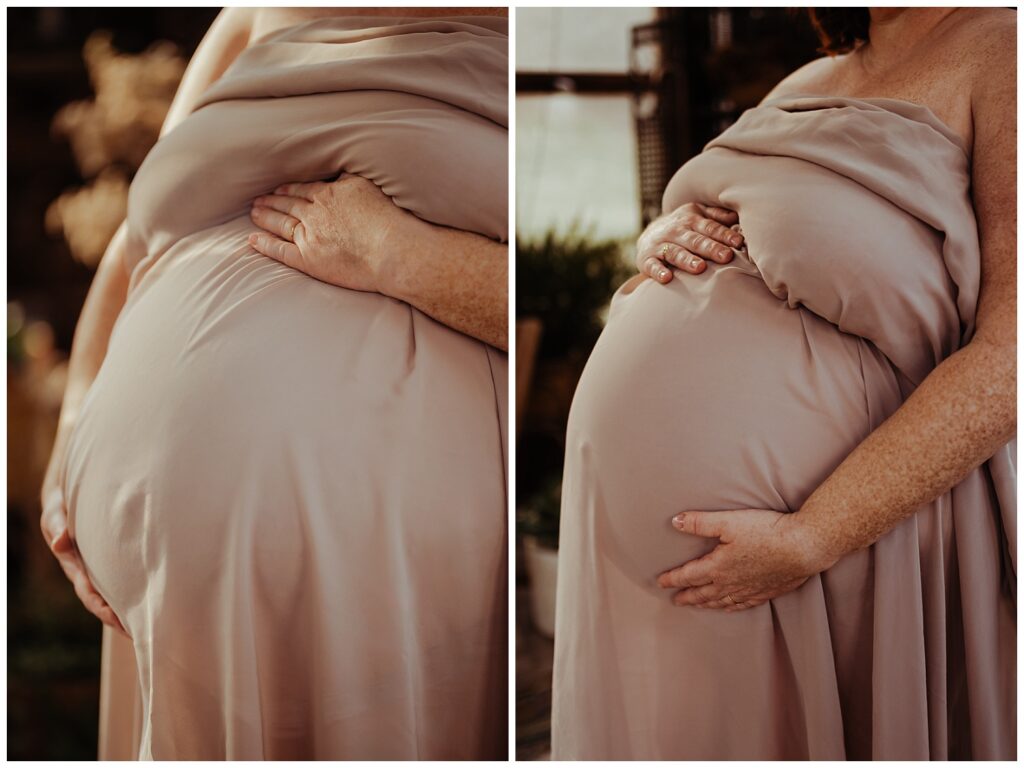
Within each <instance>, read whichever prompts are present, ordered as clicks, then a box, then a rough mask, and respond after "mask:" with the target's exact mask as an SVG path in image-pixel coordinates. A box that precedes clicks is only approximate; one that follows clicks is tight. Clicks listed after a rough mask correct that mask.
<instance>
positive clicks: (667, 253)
mask: <svg viewBox="0 0 1024 768" xmlns="http://www.w3.org/2000/svg"><path fill="white" fill-rule="evenodd" d="M658 256H659V257H661V258H662V259H664V260H665V261H667V262H668V263H669V264H672V265H673V266H676V267H678V268H679V269H681V270H683V271H684V272H690V273H691V274H694V275H697V274H700V273H701V272H703V271H704V259H702V258H700V257H699V256H697V255H696V254H694V253H692V252H691V251H688V250H687V249H686V248H683V247H682V246H681V245H679V244H678V243H663V244H662V245H661V247H660V248H659V249H658Z"/></svg>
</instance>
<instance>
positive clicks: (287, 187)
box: [274, 177, 341, 202]
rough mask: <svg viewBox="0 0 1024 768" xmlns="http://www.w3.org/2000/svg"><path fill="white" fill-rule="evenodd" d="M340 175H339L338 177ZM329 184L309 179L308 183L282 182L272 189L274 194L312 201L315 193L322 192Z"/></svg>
mask: <svg viewBox="0 0 1024 768" xmlns="http://www.w3.org/2000/svg"><path fill="white" fill-rule="evenodd" d="M340 178H341V177H339V179H340ZM328 186H330V185H329V184H326V183H325V182H322V181H311V182H308V183H304V184H303V183H294V184H282V185H281V186H279V187H278V188H277V189H275V190H274V194H275V195H290V196H291V197H301V198H304V199H306V200H309V201H310V202H312V201H313V199H314V197H315V195H316V194H318V193H320V192H323V191H325V190H326V189H327V187H328Z"/></svg>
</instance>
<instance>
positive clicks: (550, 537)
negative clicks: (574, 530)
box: [516, 474, 562, 549]
mask: <svg viewBox="0 0 1024 768" xmlns="http://www.w3.org/2000/svg"><path fill="white" fill-rule="evenodd" d="M561 507H562V477H561V475H560V474H559V475H557V476H555V477H552V478H550V479H549V480H548V482H547V483H546V484H545V485H544V487H543V489H542V490H541V491H540V492H539V493H537V494H534V495H533V496H531V497H530V498H529V500H527V502H526V504H524V505H522V506H521V507H520V508H519V510H518V514H517V516H516V518H517V522H518V523H519V533H520V534H522V535H523V536H533V537H534V538H535V539H537V541H538V543H539V544H541V545H542V546H545V547H550V548H551V549H557V548H558V525H559V521H560V519H561Z"/></svg>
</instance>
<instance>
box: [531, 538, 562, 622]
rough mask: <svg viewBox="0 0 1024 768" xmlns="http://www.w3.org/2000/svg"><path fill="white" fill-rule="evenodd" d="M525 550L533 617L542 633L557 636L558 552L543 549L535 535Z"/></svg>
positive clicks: (546, 548)
mask: <svg viewBox="0 0 1024 768" xmlns="http://www.w3.org/2000/svg"><path fill="white" fill-rule="evenodd" d="M523 548H524V554H525V556H526V574H527V576H529V578H530V618H531V619H532V620H533V626H534V627H535V628H536V630H537V631H538V632H540V634H542V635H544V636H545V637H554V636H555V591H556V590H555V585H556V579H557V576H558V550H557V549H549V548H548V547H544V546H541V544H539V543H538V542H537V540H536V539H535V538H533V537H532V536H526V537H524V538H523Z"/></svg>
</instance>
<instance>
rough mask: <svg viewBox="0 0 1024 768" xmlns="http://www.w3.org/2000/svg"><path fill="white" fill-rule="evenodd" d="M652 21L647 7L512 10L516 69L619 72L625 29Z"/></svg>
mask: <svg viewBox="0 0 1024 768" xmlns="http://www.w3.org/2000/svg"><path fill="white" fill-rule="evenodd" d="M595 11H596V12H595ZM654 18H655V10H654V9H653V8H600V9H594V8H517V9H516V69H517V70H518V71H520V72H618V73H624V72H626V71H628V70H629V48H630V44H631V42H630V30H631V29H632V28H633V27H634V26H636V25H637V24H646V23H648V22H651V21H654Z"/></svg>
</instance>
